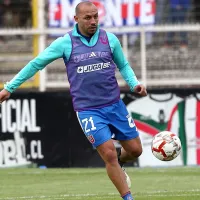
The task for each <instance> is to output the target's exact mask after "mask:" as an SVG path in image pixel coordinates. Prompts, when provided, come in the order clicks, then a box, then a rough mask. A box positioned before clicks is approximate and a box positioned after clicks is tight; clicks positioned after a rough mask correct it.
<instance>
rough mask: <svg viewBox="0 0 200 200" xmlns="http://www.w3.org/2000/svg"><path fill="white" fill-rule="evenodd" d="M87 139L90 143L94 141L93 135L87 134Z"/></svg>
mask: <svg viewBox="0 0 200 200" xmlns="http://www.w3.org/2000/svg"><path fill="white" fill-rule="evenodd" d="M87 139H88V140H89V141H90V143H92V144H94V143H95V139H94V137H93V135H88V136H87Z"/></svg>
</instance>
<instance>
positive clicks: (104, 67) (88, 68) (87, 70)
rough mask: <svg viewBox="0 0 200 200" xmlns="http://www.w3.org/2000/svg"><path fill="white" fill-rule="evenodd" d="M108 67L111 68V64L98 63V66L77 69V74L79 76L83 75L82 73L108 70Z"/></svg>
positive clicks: (92, 65)
mask: <svg viewBox="0 0 200 200" xmlns="http://www.w3.org/2000/svg"><path fill="white" fill-rule="evenodd" d="M108 67H110V62H107V63H96V64H91V65H85V66H79V67H78V68H77V73H78V74H82V73H87V72H93V71H98V70H102V69H106V68H108Z"/></svg>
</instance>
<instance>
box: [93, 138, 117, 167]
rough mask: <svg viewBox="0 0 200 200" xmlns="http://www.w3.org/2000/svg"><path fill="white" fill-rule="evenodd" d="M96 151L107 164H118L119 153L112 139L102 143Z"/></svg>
mask: <svg viewBox="0 0 200 200" xmlns="http://www.w3.org/2000/svg"><path fill="white" fill-rule="evenodd" d="M96 149H97V151H98V153H99V155H100V156H101V158H102V159H103V160H104V162H105V163H113V162H115V163H117V162H118V159H117V151H116V148H115V146H114V143H113V140H112V139H110V140H108V141H106V142H104V143H102V144H101V145H99V146H98V147H97V148H96Z"/></svg>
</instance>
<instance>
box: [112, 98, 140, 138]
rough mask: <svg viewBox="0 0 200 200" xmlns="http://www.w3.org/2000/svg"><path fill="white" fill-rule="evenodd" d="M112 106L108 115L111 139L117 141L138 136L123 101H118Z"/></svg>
mask: <svg viewBox="0 0 200 200" xmlns="http://www.w3.org/2000/svg"><path fill="white" fill-rule="evenodd" d="M114 106H115V107H114V108H113V110H112V112H110V114H109V119H110V125H109V127H110V130H111V132H112V133H113V138H114V139H116V140H119V141H124V140H131V139H134V138H137V137H138V136H139V133H138V130H137V128H136V125H135V123H134V120H133V119H132V117H131V115H130V114H129V113H128V111H127V108H126V106H125V104H124V103H123V101H122V100H120V101H119V102H118V103H117V104H115V105H114Z"/></svg>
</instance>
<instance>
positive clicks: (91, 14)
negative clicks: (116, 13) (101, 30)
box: [74, 1, 99, 37]
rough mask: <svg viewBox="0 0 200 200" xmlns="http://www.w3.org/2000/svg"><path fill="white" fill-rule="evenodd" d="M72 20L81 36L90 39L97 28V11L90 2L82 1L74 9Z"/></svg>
mask: <svg viewBox="0 0 200 200" xmlns="http://www.w3.org/2000/svg"><path fill="white" fill-rule="evenodd" d="M75 12H76V13H75V16H74V19H75V21H76V22H77V25H78V30H79V31H80V33H81V34H82V35H85V36H87V37H91V36H92V35H94V33H95V32H96V30H97V27H98V20H99V19H98V9H97V7H96V6H95V5H94V4H93V3H92V2H90V1H83V2H81V3H79V4H78V5H77V6H76V8H75Z"/></svg>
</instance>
